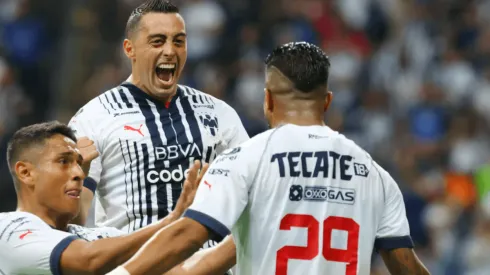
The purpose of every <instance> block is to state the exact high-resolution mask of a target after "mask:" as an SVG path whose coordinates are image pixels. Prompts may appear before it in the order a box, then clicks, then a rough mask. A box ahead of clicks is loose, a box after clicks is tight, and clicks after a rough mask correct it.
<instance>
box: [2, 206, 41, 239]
mask: <svg viewBox="0 0 490 275" xmlns="http://www.w3.org/2000/svg"><path fill="white" fill-rule="evenodd" d="M50 229H51V228H50V227H49V226H48V225H47V224H45V223H44V222H43V221H42V220H41V219H40V218H39V217H37V216H35V215H33V214H30V213H27V212H20V211H17V212H7V213H0V240H2V241H9V240H10V239H11V238H12V236H13V235H15V234H24V233H26V232H29V231H31V230H32V231H43V230H50Z"/></svg>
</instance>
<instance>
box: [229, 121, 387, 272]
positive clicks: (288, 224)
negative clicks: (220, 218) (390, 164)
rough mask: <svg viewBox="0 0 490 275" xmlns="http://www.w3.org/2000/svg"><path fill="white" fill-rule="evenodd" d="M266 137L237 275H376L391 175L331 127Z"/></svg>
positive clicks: (240, 240)
mask: <svg viewBox="0 0 490 275" xmlns="http://www.w3.org/2000/svg"><path fill="white" fill-rule="evenodd" d="M263 135H264V137H263V138H262V140H263V141H262V142H261V143H262V144H260V145H259V146H258V147H262V150H261V152H263V155H262V157H261V159H260V162H259V163H258V166H257V170H256V171H257V172H256V174H255V176H254V180H253V182H252V184H251V187H250V191H249V202H248V206H247V208H246V209H245V211H244V213H243V214H242V216H241V217H240V218H239V220H238V222H237V225H236V226H235V228H234V230H233V233H234V237H235V241H236V243H237V252H238V253H237V257H238V271H239V273H238V274H278V275H286V274H311V275H314V274H326V273H325V272H328V274H339V275H341V274H348V275H364V274H366V275H367V274H369V270H370V259H371V254H372V251H373V245H374V243H375V238H376V235H377V231H378V229H379V224H380V221H381V219H382V216H383V207H384V205H385V190H384V186H383V185H384V184H383V180H382V179H381V178H383V177H384V173H386V172H385V171H384V170H382V169H381V168H380V167H379V166H378V165H377V164H375V163H374V162H373V161H372V159H371V157H370V156H369V155H368V154H367V153H366V152H365V151H364V150H362V149H361V148H359V147H358V146H357V145H355V144H354V143H353V142H352V141H350V140H348V139H346V138H345V137H344V136H343V135H340V134H339V133H337V132H335V131H333V130H331V129H330V128H328V127H322V126H295V125H285V126H282V127H279V128H278V129H275V130H270V131H268V132H266V133H264V134H263ZM259 139H260V138H259ZM258 143H260V142H258ZM252 147H253V146H252ZM252 149H253V148H252ZM245 150H247V149H245ZM256 161H259V159H258V156H257V160H256ZM386 174H387V173H386ZM380 177H381V178H380ZM361 237H362V238H361Z"/></svg>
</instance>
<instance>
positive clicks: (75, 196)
mask: <svg viewBox="0 0 490 275" xmlns="http://www.w3.org/2000/svg"><path fill="white" fill-rule="evenodd" d="M81 193H82V190H76V189H75V190H69V191H66V192H65V194H66V195H67V196H68V197H70V198H72V199H79V198H80V194H81Z"/></svg>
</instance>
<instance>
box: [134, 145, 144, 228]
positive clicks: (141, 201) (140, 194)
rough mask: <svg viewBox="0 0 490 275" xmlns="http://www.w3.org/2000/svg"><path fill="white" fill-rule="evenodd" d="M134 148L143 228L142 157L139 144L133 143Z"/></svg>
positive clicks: (141, 225)
mask: <svg viewBox="0 0 490 275" xmlns="http://www.w3.org/2000/svg"><path fill="white" fill-rule="evenodd" d="M133 146H134V151H135V153H136V178H137V182H138V203H139V209H140V211H139V212H140V227H139V228H142V227H143V192H142V191H141V189H142V188H141V179H140V178H141V173H140V155H139V154H138V151H139V150H138V144H137V143H136V142H133ZM143 173H144V169H143Z"/></svg>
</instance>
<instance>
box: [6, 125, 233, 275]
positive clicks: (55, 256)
mask: <svg viewBox="0 0 490 275" xmlns="http://www.w3.org/2000/svg"><path fill="white" fill-rule="evenodd" d="M81 142H82V143H83V141H81ZM84 155H85V156H88V157H89V158H87V159H85V160H83V158H82V157H81V156H82V155H81V154H80V151H79V149H78V146H77V144H76V143H75V136H74V133H73V132H72V130H71V129H70V128H68V127H67V126H66V125H64V124H60V123H56V122H50V123H42V124H35V125H32V126H28V127H25V128H23V129H21V130H19V131H17V132H16V133H15V135H14V136H13V138H12V139H11V141H10V143H9V147H8V157H7V159H8V164H9V168H10V171H11V174H12V177H13V179H14V183H15V189H16V191H17V198H18V208H17V211H16V212H9V213H0V274H11V275H16V274H36V275H40V274H55V275H57V274H101V273H103V272H108V271H110V270H112V269H114V268H115V267H117V266H118V265H119V264H121V263H123V262H124V261H126V260H127V259H129V257H131V256H132V255H133V254H134V253H135V252H136V251H137V250H138V249H139V248H140V247H141V245H142V244H144V242H145V241H147V240H148V239H149V238H150V237H152V235H153V234H154V233H155V232H157V231H158V230H159V229H161V228H163V227H164V226H165V225H167V224H169V223H170V222H172V221H174V220H176V219H177V218H178V217H180V215H181V214H182V213H183V211H184V209H185V208H186V207H187V206H189V204H190V203H191V202H192V200H193V197H194V194H195V191H196V188H197V186H195V183H196V182H195V180H196V177H197V171H198V168H199V167H200V163H199V162H198V161H197V163H196V164H195V165H194V166H193V167H192V168H191V170H190V172H189V180H188V181H186V182H185V185H184V191H183V193H182V196H181V198H180V199H179V201H178V203H177V207H176V209H175V210H174V211H173V212H171V214H170V215H168V216H167V217H166V218H164V219H162V220H161V221H159V222H157V223H155V224H154V225H151V226H148V227H146V228H144V229H141V230H138V231H137V232H134V233H132V234H128V235H126V232H122V231H119V230H117V229H114V228H97V229H88V228H83V227H80V226H75V225H70V224H68V222H69V221H70V220H71V219H72V218H73V217H75V216H76V215H77V214H78V212H79V209H80V192H81V190H82V181H83V179H84V178H85V176H84V173H83V171H82V168H81V164H82V161H84V162H88V163H89V162H90V161H91V159H90V157H92V158H93V157H96V156H97V152H96V151H95V148H90V146H87V147H86V148H85V152H84ZM204 169H205V168H204ZM123 235H126V236H123ZM106 237H114V238H108V239H102V238H106ZM100 239H102V240H100ZM223 248H225V247H224V245H221V246H220V247H218V248H213V250H211V249H208V250H203V251H201V252H200V253H196V254H195V255H194V256H193V257H192V258H191V259H189V261H187V262H186V263H185V264H184V265H183V266H180V267H177V268H175V269H173V270H172V271H171V272H169V273H165V274H179V275H182V274H193V275H196V274H203V275H204V274H209V275H215V274H217V273H218V274H223V273H224V272H225V271H226V269H224V270H223V269H221V267H220V266H229V265H230V264H229V263H224V262H223V261H224V259H222V258H220V257H217V256H216V255H221V254H223V253H228V251H229V250H232V249H234V246H233V243H231V248H225V249H226V250H225V251H217V249H223ZM213 253H215V254H213ZM160 274H161V273H160Z"/></svg>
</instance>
